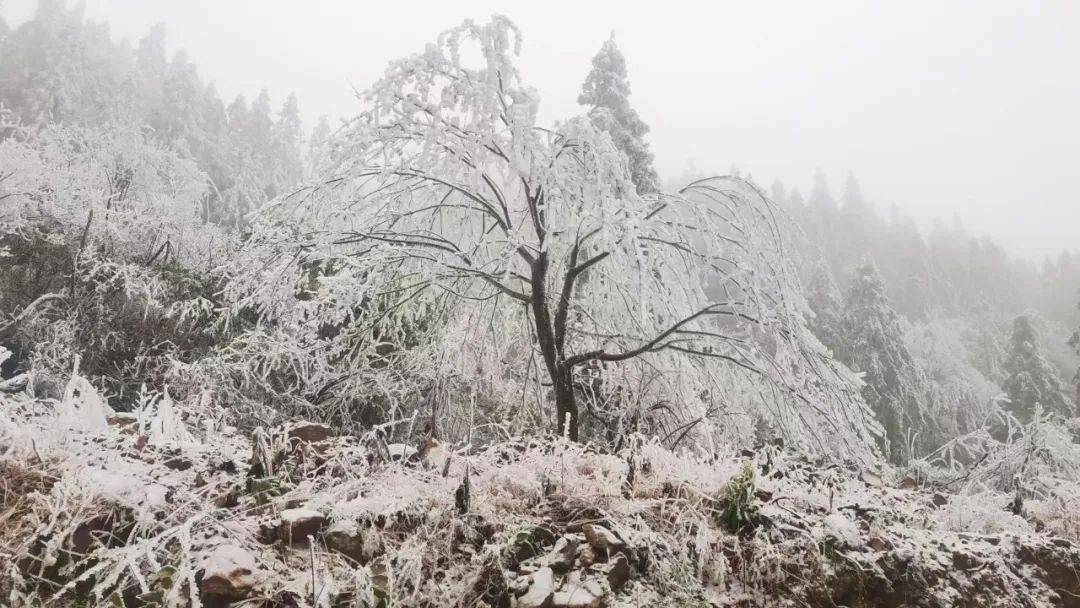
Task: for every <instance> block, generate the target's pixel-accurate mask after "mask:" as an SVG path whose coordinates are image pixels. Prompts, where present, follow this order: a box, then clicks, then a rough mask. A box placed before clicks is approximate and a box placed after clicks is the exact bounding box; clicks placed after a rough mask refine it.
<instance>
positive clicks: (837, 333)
mask: <svg viewBox="0 0 1080 608" xmlns="http://www.w3.org/2000/svg"><path fill="white" fill-rule="evenodd" d="M806 299H807V302H808V303H809V304H810V308H811V310H813V311H814V318H813V320H812V321H811V322H810V328H811V329H812V330H813V332H814V335H816V336H817V337H818V339H819V340H821V343H822V344H824V345H825V346H827V347H829V349H830V350H831V351H832V352H834V353H837V352H840V351H841V350H842V341H843V338H842V336H843V334H842V331H843V330H842V322H843V318H844V302H843V296H842V295H841V293H840V288H839V287H837V285H836V281H835V280H833V276H832V272H831V271H830V270H829V266H828V265H827V264H826V263H825V262H824V261H818V263H817V264H816V265H815V266H814V269H813V271H812V273H811V275H810V279H809V281H808V282H807V285H806Z"/></svg>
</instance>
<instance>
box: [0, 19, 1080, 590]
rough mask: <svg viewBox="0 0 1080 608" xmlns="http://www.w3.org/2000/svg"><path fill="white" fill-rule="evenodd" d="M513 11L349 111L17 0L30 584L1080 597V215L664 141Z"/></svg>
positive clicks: (4, 493)
mask: <svg viewBox="0 0 1080 608" xmlns="http://www.w3.org/2000/svg"><path fill="white" fill-rule="evenodd" d="M2 14H3V13H2V12H0V15H2ZM511 18H512V15H511ZM511 18H508V17H504V16H500V15H495V16H491V17H490V18H486V19H483V20H464V21H463V22H461V23H460V24H459V25H455V24H454V23H447V24H445V26H446V27H447V28H448V29H445V30H444V31H443V32H442V33H439V32H437V31H432V32H428V33H427V34H428V35H429V38H430V42H429V43H428V44H427V45H426V46H421V47H418V48H416V49H414V52H413V54H409V55H405V56H403V57H401V58H399V59H396V60H394V61H392V62H391V63H390V64H389V65H388V66H387V67H386V69H385V71H384V72H383V73H382V75H381V76H379V77H378V78H376V79H375V80H374V81H373V82H367V83H362V86H361V85H360V84H359V83H358V85H357V89H358V90H357V92H356V93H355V96H356V99H355V107H354V108H353V110H354V111H353V113H352V114H350V115H349V116H347V117H340V118H339V117H333V118H331V117H322V118H320V119H319V120H317V121H315V122H314V124H307V123H308V122H310V121H305V120H304V118H303V117H304V116H305V115H306V114H305V110H304V104H305V103H306V102H307V100H305V96H304V94H303V92H299V93H296V94H289V95H286V96H282V97H280V98H276V97H272V96H271V95H270V93H269V92H268V89H265V88H264V89H261V90H252V91H246V92H244V93H243V94H241V95H239V96H237V97H235V98H223V96H222V95H221V94H220V93H219V89H218V87H217V85H215V83H213V82H210V81H209V80H208V79H207V78H206V77H205V76H204V75H203V74H202V72H201V71H200V69H199V66H197V65H195V63H194V62H193V61H192V60H191V59H189V57H188V55H187V54H186V53H185V52H184V51H183V50H181V51H179V52H175V53H171V52H167V49H169V48H174V47H173V44H172V43H171V42H170V41H169V38H168V28H167V26H166V25H164V24H161V25H158V26H155V27H153V28H151V29H150V30H149V31H147V32H145V35H144V36H143V37H141V38H139V39H138V40H133V41H129V40H126V39H120V38H118V37H116V36H114V35H112V34H111V32H110V27H109V24H108V23H104V22H96V21H94V20H90V19H87V18H86V13H85V7H84V6H82V5H74V6H69V5H68V4H67V3H66V2H65V1H64V0H39V2H38V5H37V8H36V10H35V12H34V13H33V14H32V16H30V17H29V18H28V19H27V20H25V21H21V22H18V23H14V22H13V23H7V22H5V21H3V20H2V19H0V605H3V606H8V605H10V606H118V607H134V606H148V607H149V606H162V607H165V606H168V607H173V606H229V605H236V606H265V607H277V606H293V607H301V606H303V607H312V608H314V607H322V606H325V607H333V608H344V607H355V608H360V607H364V608H375V607H384V608H389V607H391V606H432V607H434V606H490V607H496V606H498V607H500V608H501V607H511V606H515V607H519V608H574V607H593V608H597V607H601V606H608V607H619V606H640V605H647V604H649V605H658V606H822V607H825V606H841V605H843V606H896V607H900V606H927V607H930V606H1067V607H1068V606H1080V249H1077V248H1074V249H1062V250H1061V251H1060V252H1058V253H1055V254H1053V255H1049V256H1046V257H1044V258H1042V259H1037V260H1036V259H1032V257H1031V256H1030V255H1029V254H1028V253H1027V252H1018V251H1013V250H1010V249H1009V248H1008V247H1006V246H1004V245H1002V244H1001V242H999V241H998V240H996V239H995V237H994V236H991V235H984V234H980V233H975V232H972V231H969V230H968V229H966V228H965V227H964V218H962V217H951V216H950V217H949V218H948V219H945V220H940V221H935V222H933V223H932V224H931V225H929V226H927V225H926V222H923V221H921V220H920V219H918V218H916V217H915V216H913V215H911V214H908V213H906V212H905V210H904V208H903V206H901V205H896V204H891V203H887V202H886V201H890V200H894V197H893V196H892V194H891V193H889V192H878V191H875V189H874V188H873V187H872V186H871V185H865V186H864V184H863V183H861V182H860V180H859V177H858V176H857V175H855V174H853V173H847V174H846V175H826V174H824V173H823V172H821V171H818V172H817V173H816V174H815V175H812V176H803V175H792V176H784V177H782V178H780V179H776V180H774V181H772V182H771V183H758V182H757V181H756V180H755V179H754V177H753V175H752V171H747V170H746V169H740V168H737V167H734V166H732V167H708V168H706V167H696V166H695V167H693V168H689V169H687V170H685V171H683V172H682V173H681V174H680V175H667V174H663V173H661V172H659V171H658V170H657V163H656V159H655V154H654V151H653V148H652V146H651V145H650V126H649V124H647V123H646V121H645V120H644V119H643V118H642V116H641V115H640V114H639V112H638V111H637V110H636V109H635V106H634V99H635V97H634V94H635V93H638V92H640V88H638V87H637V86H635V87H634V88H633V89H632V88H631V86H630V85H631V83H632V82H636V81H635V79H634V76H635V74H634V73H633V72H632V70H630V69H629V68H628V65H629V64H628V57H627V56H626V55H625V54H624V52H623V51H622V50H621V49H620V45H619V43H618V39H617V38H616V36H615V34H612V35H611V36H610V37H609V38H606V39H602V40H598V41H597V45H596V46H597V49H596V51H595V55H593V56H591V57H589V56H583V57H581V71H580V73H579V74H566V75H564V77H565V78H569V79H572V80H574V81H575V82H580V83H581V84H580V91H579V94H578V97H577V99H576V101H577V104H578V107H577V113H576V115H568V116H563V117H560V118H559V119H558V120H557V121H553V122H548V121H546V120H543V119H541V118H540V117H541V116H543V115H544V114H543V113H542V112H540V110H539V107H540V104H541V102H542V99H541V91H539V90H538V88H537V87H535V86H532V85H531V84H530V80H529V74H528V73H527V72H526V71H525V70H522V69H520V67H519V66H520V57H521V56H522V55H525V54H530V53H539V52H542V49H543V46H542V45H543V44H545V43H550V41H543V40H535V39H534V38H533V36H534V34H532V33H531V32H529V31H522V30H521V29H519V27H518V26H517V25H516V24H515V22H514V21H512V19H511ZM253 22H254V24H253V27H258V19H257V17H254V18H253ZM388 27H403V28H404V27H408V25H407V24H394V25H392V26H389V25H388ZM634 65H638V64H637V63H635V64H634ZM226 88H231V87H226ZM777 94H783V93H782V92H777ZM700 120H702V121H707V120H709V118H708V116H702V117H701V118H700ZM987 128H988V129H993V128H994V125H987ZM808 177H809V178H810V179H809V180H808V179H807V178H808ZM911 179H913V180H918V176H917V175H916V176H913V177H911ZM806 182H809V183H811V187H810V188H809V189H807V188H805V186H804V187H803V188H802V189H800V188H799V187H796V186H795V185H794V184H802V183H806ZM1023 207H1024V204H1023V203H1020V202H1018V203H1017V209H1016V213H1017V214H1023V213H1027V212H1028V210H1026V209H1025V208H1023ZM1077 245H1078V246H1080V240H1078V242H1077Z"/></svg>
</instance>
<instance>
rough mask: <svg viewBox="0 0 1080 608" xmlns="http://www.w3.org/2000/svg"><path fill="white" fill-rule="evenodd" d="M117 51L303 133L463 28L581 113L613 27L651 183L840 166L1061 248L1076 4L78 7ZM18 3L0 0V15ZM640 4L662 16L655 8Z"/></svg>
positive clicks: (106, 2) (1071, 217) (188, 2)
mask: <svg viewBox="0 0 1080 608" xmlns="http://www.w3.org/2000/svg"><path fill="white" fill-rule="evenodd" d="M86 4H87V7H86V14H87V16H88V17H90V18H91V19H93V20H107V21H109V22H110V23H111V24H112V32H113V35H114V37H116V38H120V37H127V38H129V39H131V40H132V41H133V42H135V41H137V40H138V39H139V38H140V37H142V36H143V35H144V34H145V33H146V32H147V31H148V30H149V28H150V26H151V25H152V24H153V23H155V22H158V21H163V22H165V23H167V25H168V32H169V43H170V52H172V51H175V50H178V49H180V48H184V49H186V50H187V52H188V55H189V57H190V58H191V59H192V60H193V61H194V62H195V63H196V64H197V66H198V68H199V70H200V74H201V75H202V76H203V78H204V79H208V80H214V81H216V82H217V85H218V90H219V91H220V92H221V94H222V96H223V98H225V99H226V103H228V99H229V98H231V97H233V96H235V95H236V94H237V93H245V94H246V95H247V96H248V98H249V100H250V99H252V98H253V97H254V96H255V95H256V94H257V93H258V90H259V88H261V87H263V86H266V87H267V88H268V89H269V90H270V93H271V95H272V97H273V102H274V104H275V105H279V104H280V102H281V101H282V100H283V99H284V97H285V96H286V95H287V94H288V93H290V92H293V91H295V92H296V93H297V94H298V95H299V97H300V102H301V107H302V108H303V110H304V116H305V120H306V124H305V128H308V129H310V127H311V126H312V124H313V122H314V119H315V117H316V116H318V115H320V114H328V115H330V116H332V117H334V116H347V115H351V114H352V113H354V110H355V108H356V107H357V102H356V101H355V99H354V98H353V93H352V89H353V88H354V87H355V88H357V89H363V88H365V87H366V86H367V85H368V84H369V83H370V82H372V81H373V80H374V79H375V78H377V77H378V76H379V75H380V74H381V72H382V70H383V69H384V68H385V66H386V64H387V62H388V61H390V60H391V59H393V58H396V57H399V56H402V55H405V54H408V53H412V52H416V51H419V50H421V49H422V48H423V45H424V44H425V43H426V42H427V41H429V40H431V39H432V38H434V36H435V35H436V34H437V33H438V32H440V31H442V30H443V29H446V28H448V27H450V26H453V25H456V24H458V23H460V22H461V21H462V20H463V19H464V18H466V17H472V18H475V19H478V20H486V18H487V17H488V16H490V15H491V14H492V13H496V12H499V13H503V14H506V15H507V16H509V17H510V18H511V19H512V20H514V21H515V22H516V23H517V25H518V26H519V27H520V28H521V29H522V31H523V34H524V44H523V48H522V56H521V58H520V62H519V66H520V68H521V71H522V76H523V78H524V79H525V81H526V82H528V83H529V84H531V85H532V86H535V87H536V88H537V89H539V91H540V93H541V95H542V98H543V101H542V104H541V119H542V120H543V121H553V120H556V119H561V118H565V117H568V116H570V115H573V114H577V113H580V112H581V108H580V106H578V105H577V104H576V98H577V93H578V90H579V88H580V86H581V81H582V80H583V79H584V77H585V74H586V73H587V71H588V69H589V66H590V60H591V58H592V56H593V54H594V53H595V52H596V51H597V50H598V48H599V47H600V44H601V43H602V42H603V41H604V40H605V39H606V38H607V37H608V36H609V34H610V33H611V31H613V30H614V31H615V32H616V41H617V42H618V44H619V46H620V47H621V48H622V50H623V52H624V53H625V55H626V57H627V60H628V63H629V70H630V77H631V84H632V86H633V96H632V97H631V102H632V104H633V105H634V106H635V107H636V108H637V110H638V112H639V113H640V114H641V116H642V118H644V120H645V121H646V122H648V123H649V124H650V125H651V126H652V133H651V134H650V137H649V140H650V142H651V144H652V147H653V150H654V152H655V153H656V157H657V166H658V169H659V170H660V172H661V174H662V175H663V176H664V177H677V176H679V175H680V174H682V173H683V172H684V171H686V170H687V167H688V164H689V163H691V162H692V163H693V165H694V166H696V168H697V169H698V170H700V171H703V172H706V173H711V172H717V171H719V172H726V171H727V169H728V168H729V167H730V166H731V165H733V164H734V165H737V166H738V167H739V169H740V170H741V171H742V172H743V173H746V172H750V173H752V175H753V177H754V178H755V180H756V181H758V182H759V183H761V184H763V185H765V186H768V185H769V184H770V183H771V182H772V180H773V179H774V178H780V179H781V180H783V181H784V182H785V184H787V185H788V186H789V187H790V186H797V187H799V188H800V190H801V191H802V192H803V193H804V195H805V194H808V193H809V186H810V183H811V179H812V176H813V173H814V171H815V170H816V169H818V168H820V169H822V170H823V171H825V173H826V174H827V175H828V176H829V178H830V185H831V186H832V189H833V194H834V196H836V197H837V198H839V195H840V186H841V184H842V183H843V179H844V176H845V174H846V173H847V172H848V171H849V170H851V171H854V173H855V174H856V176H857V177H858V178H859V180H860V181H861V182H862V187H863V191H864V192H865V193H866V194H867V196H868V198H870V199H872V200H873V201H874V202H875V203H876V205H877V207H878V208H879V209H881V210H883V211H885V212H887V211H888V209H889V207H891V206H892V205H894V204H895V205H896V206H897V207H898V208H899V209H900V210H901V212H903V213H905V214H909V215H912V216H914V217H915V218H916V219H917V220H918V221H919V222H920V223H921V224H922V225H923V226H928V225H929V222H930V221H931V220H932V219H933V218H942V219H944V220H946V221H949V222H951V221H952V220H953V218H954V217H959V218H961V220H962V221H963V223H964V224H965V226H966V227H967V228H968V229H969V231H971V232H973V233H976V234H983V233H985V234H989V235H991V236H993V237H995V238H997V239H998V240H1000V241H1001V242H1002V243H1003V244H1005V245H1006V246H1007V247H1009V248H1010V249H1011V250H1012V251H1013V252H1015V253H1017V254H1020V255H1024V256H1029V257H1033V256H1038V255H1042V254H1047V253H1054V252H1056V251H1057V250H1060V249H1062V248H1069V249H1080V195H1078V194H1077V190H1076V185H1077V180H1076V179H1075V177H1076V174H1077V167H1078V166H1080V34H1078V32H1080V2H1078V1H1076V0H1056V1H1050V0H1048V1H1043V2H1038V1H1025V0H1014V1H1011V2H1007V1H1001V0H995V1H987V0H982V1H958V0H957V1H949V2H865V3H864V2H854V1H831V2H805V1H798V2H750V1H746V0H743V1H741V2H722V1H713V2H701V3H679V2H672V1H667V2H648V3H640V5H639V6H637V7H632V6H630V3H629V2H625V1H623V2H605V3H600V2H589V3H586V2H583V1H582V0H577V1H563V0H546V1H543V2H536V1H530V2H519V3H512V2H506V1H505V0H504V1H502V2H500V1H495V0H442V1H439V2H420V1H417V0H412V1H410V2H378V3H374V2H369V1H366V0H322V1H318V2H315V1H312V0H307V1H304V2H300V1H298V0H290V1H256V0H243V1H240V0H183V1H181V0H175V1H171V2H167V1H163V0H159V1H151V0H86ZM34 5H35V2H34V0H0V15H2V16H3V17H4V18H5V19H6V20H7V21H8V23H9V24H10V25H12V26H14V25H16V24H17V23H18V22H20V21H22V20H24V19H26V18H27V17H28V16H29V15H30V14H31V13H32V10H33V7H34ZM661 10H662V12H661ZM2 60H3V58H0V61H2Z"/></svg>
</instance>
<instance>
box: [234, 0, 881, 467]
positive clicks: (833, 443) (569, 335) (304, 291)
mask: <svg viewBox="0 0 1080 608" xmlns="http://www.w3.org/2000/svg"><path fill="white" fill-rule="evenodd" d="M518 44H519V42H518V32H517V30H516V28H515V27H514V26H513V25H512V24H511V23H510V22H509V21H508V20H506V19H505V18H494V19H493V20H492V21H491V22H490V23H487V24H477V23H474V22H471V21H469V22H466V23H465V24H464V25H462V26H460V27H457V28H454V29H452V30H449V31H447V32H445V33H443V34H442V35H441V36H440V37H439V38H438V40H437V42H436V43H434V44H432V45H429V46H428V47H427V49H426V50H425V51H424V52H423V53H420V54H417V55H413V56H411V57H407V58H405V59H402V60H400V61H396V62H394V63H393V64H391V66H390V68H389V69H388V70H387V71H386V73H385V75H384V76H383V77H382V79H380V80H379V81H377V82H376V83H375V84H374V86H373V87H372V88H371V89H370V90H369V91H368V92H367V93H365V94H364V96H363V100H364V102H365V104H366V106H367V107H366V110H365V111H364V112H363V113H362V114H360V115H359V116H357V117H356V118H354V119H353V120H352V121H350V122H349V123H348V125H347V126H346V128H344V129H343V130H342V131H341V132H340V133H339V135H338V136H337V138H336V139H335V141H334V145H333V149H334V159H335V160H334V161H333V162H332V163H331V164H330V165H329V166H327V167H324V168H323V176H324V177H323V179H322V181H321V183H318V184H315V185H312V186H310V187H307V188H304V189H302V190H301V191H299V192H297V193H295V194H294V195H291V196H288V197H284V198H282V199H279V200H277V201H274V202H273V203H271V204H270V205H269V206H268V207H267V208H265V209H263V210H262V211H261V212H260V213H259V215H258V218H257V221H255V222H254V224H253V225H252V236H251V238H250V239H249V241H248V247H247V250H246V255H247V256H248V257H247V261H246V262H245V263H243V264H241V265H238V268H237V270H236V273H235V276H234V280H233V283H232V288H233V289H234V290H236V292H238V293H240V295H241V296H242V297H241V300H240V302H241V305H242V306H245V307H252V308H253V309H255V310H257V311H259V312H260V313H261V315H262V318H263V319H264V320H265V321H266V322H267V323H274V324H276V326H278V327H282V328H286V329H287V330H288V332H289V333H290V334H291V336H292V338H291V339H292V340H294V342H293V343H294V344H299V345H300V346H298V347H297V348H301V349H306V350H305V351H304V352H306V353H309V354H310V353H311V352H313V351H315V350H319V351H321V352H322V353H323V354H322V355H318V356H319V357H322V358H321V359H320V360H324V361H331V360H332V361H333V362H334V363H335V364H340V363H341V362H342V361H345V362H346V365H345V369H341V368H340V367H338V368H335V369H336V371H334V372H333V373H330V374H329V375H326V376H323V377H320V376H319V373H320V372H312V373H311V375H310V376H309V381H310V382H312V383H314V384H315V385H316V386H319V385H320V384H325V387H324V388H323V389H322V390H319V391H318V397H319V399H320V400H322V402H327V401H332V397H333V395H335V394H336V395H340V398H342V399H349V398H355V397H356V395H357V394H360V393H363V392H365V391H367V392H370V391H371V390H372V387H387V386H388V385H389V384H390V381H389V380H388V378H389V377H390V376H391V375H393V376H395V377H398V376H400V375H401V374H404V373H413V374H415V375H419V376H423V377H428V378H447V377H451V378H457V379H459V380H460V381H461V382H462V383H463V384H461V385H460V386H463V387H465V389H466V391H465V394H466V395H468V394H474V395H475V394H477V393H480V394H486V395H489V396H494V397H495V398H497V399H498V400H500V401H502V402H503V403H506V402H510V403H514V402H515V401H520V405H519V406H515V407H516V409H517V410H518V413H517V414H514V415H515V416H517V417H518V418H519V419H520V417H521V416H523V415H527V414H529V413H530V412H534V411H537V409H539V411H541V412H543V411H545V410H547V406H546V405H545V404H548V403H552V402H553V405H554V407H553V409H554V413H555V416H554V418H555V420H557V423H556V425H557V427H558V429H559V430H560V432H564V433H566V434H568V435H569V436H570V437H574V438H576V437H577V436H578V432H579V430H578V429H579V419H580V416H581V415H582V412H581V410H580V403H581V399H582V395H583V394H584V393H587V392H592V393H597V392H598V393H602V396H603V399H604V400H605V403H607V404H608V405H612V404H615V405H617V406H618V407H619V409H621V410H622V411H629V410H631V409H633V408H635V407H637V408H640V409H646V408H651V409H650V411H651V412H665V411H666V412H669V413H674V414H675V416H674V417H673V421H672V422H671V426H669V427H667V428H668V429H669V430H670V431H671V432H670V434H668V435H667V436H668V438H669V439H672V440H674V439H675V438H676V437H679V436H681V435H685V434H687V433H689V432H691V431H693V433H694V436H696V437H699V438H706V439H708V440H712V439H713V438H714V437H716V436H717V435H719V434H720V433H722V432H728V433H731V434H733V435H736V434H738V433H739V432H741V431H740V429H742V427H741V426H738V425H740V424H743V425H745V424H746V419H743V421H742V422H740V416H739V415H737V414H734V412H736V411H739V412H743V413H746V412H748V411H749V413H751V414H754V415H755V416H756V417H758V418H760V417H766V418H769V419H770V420H771V421H772V422H773V423H774V424H775V425H776V426H777V427H779V428H780V429H782V430H783V431H785V432H787V433H788V435H789V436H790V437H791V438H792V439H793V440H797V441H798V442H800V443H802V444H805V445H807V446H812V447H815V448H817V449H820V450H837V451H843V452H847V453H854V452H859V451H860V450H863V449H865V447H866V445H867V441H868V438H869V432H870V429H872V427H873V422H872V419H871V416H870V415H869V412H868V411H867V410H866V409H865V405H864V404H863V403H862V402H861V401H860V400H859V399H857V397H856V396H855V394H854V391H851V390H849V389H850V387H851V386H852V385H851V383H850V380H851V379H850V378H849V377H848V376H846V375H845V371H844V370H843V369H841V368H839V366H835V365H834V364H833V363H832V362H831V360H830V359H829V358H828V357H827V356H826V355H825V353H824V350H823V349H822V348H821V345H820V343H819V342H817V340H815V339H814V338H813V337H812V335H811V334H810V332H809V331H808V330H807V329H806V328H805V326H804V324H803V320H802V315H803V311H804V307H805V304H804V302H803V299H802V297H801V296H800V295H799V289H798V285H797V281H796V279H795V277H794V273H793V271H792V270H791V268H790V265H789V263H788V261H787V260H786V258H785V251H784V244H783V240H782V229H781V228H780V226H779V224H778V222H779V220H778V219H777V210H776V209H775V208H774V206H773V205H772V204H771V203H770V202H769V201H768V200H767V199H766V198H765V197H763V196H762V195H761V194H760V192H759V191H758V190H757V189H756V188H755V187H754V186H753V185H752V184H750V183H748V182H745V181H742V180H737V179H732V178H716V179H706V180H700V181H697V182H694V183H692V184H690V185H688V186H687V187H685V188H683V189H682V190H680V191H678V192H674V193H670V194H668V193H663V194H660V193H658V194H653V195H648V196H642V195H639V194H638V193H637V189H636V188H635V187H634V184H633V183H632V181H631V179H630V177H631V176H630V173H629V171H628V168H627V165H626V163H625V162H624V161H623V156H622V155H621V154H620V153H619V151H618V150H617V148H616V147H615V145H614V144H613V143H612V139H611V137H610V136H609V135H608V134H607V133H606V132H605V131H603V130H600V129H597V128H596V127H595V126H594V125H593V124H592V122H591V121H590V120H588V119H585V118H574V119H570V120H567V121H565V122H561V123H557V124H555V125H554V126H552V127H542V126H540V125H538V124H537V122H536V114H537V105H538V102H539V100H538V98H537V95H536V92H535V91H534V90H533V89H531V88H530V87H528V86H526V85H525V84H524V83H523V82H522V81H521V79H520V77H519V74H518V71H517V68H516V67H515V66H514V63H513V61H512V58H513V56H514V55H515V54H516V53H517V46H518ZM708 293H719V294H721V297H720V298H717V299H714V298H710V297H709V296H708ZM304 360H305V361H308V362H310V361H312V360H313V359H312V357H311V356H306V357H305V359H304ZM391 361H392V362H393V364H392V365H391V364H390V362H391ZM328 365H329V363H328ZM601 368H604V369H606V370H607V371H606V372H605V374H604V375H603V382H602V386H596V384H597V383H596V382H594V381H595V380H596V378H597V376H596V374H595V372H596V371H597V370H599V369H601ZM407 370H408V371H407ZM512 396H513V397H512ZM381 399H382V400H383V402H385V401H386V400H388V399H389V397H386V396H385V395H384V396H383V397H381ZM464 401H466V402H468V400H467V399H465V400H464ZM546 417H547V418H548V420H551V416H550V414H546ZM718 420H730V421H731V422H730V423H727V424H723V425H718V424H717V421H718Z"/></svg>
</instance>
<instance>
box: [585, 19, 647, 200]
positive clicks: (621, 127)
mask: <svg viewBox="0 0 1080 608" xmlns="http://www.w3.org/2000/svg"><path fill="white" fill-rule="evenodd" d="M592 66H593V67H592V71H590V72H589V75H588V76H587V77H586V78H585V83H584V84H583V85H582V87H581V94H580V95H578V103H579V104H581V105H583V106H587V107H588V108H589V119H590V120H591V121H592V123H593V125H594V126H595V127H597V128H598V129H600V130H601V131H606V132H607V133H608V134H610V135H611V139H612V141H613V142H615V147H616V148H618V150H619V151H620V152H622V153H623V154H625V155H626V160H627V162H628V163H629V164H630V178H631V179H632V180H633V182H634V185H635V186H636V187H637V191H638V194H647V193H650V192H656V191H657V190H659V188H660V181H659V178H658V177H657V175H656V169H654V168H653V155H652V152H650V151H649V144H648V143H646V142H645V139H644V138H645V135H646V134H647V133H648V132H649V125H647V124H645V121H643V120H641V117H640V116H638V113H637V112H636V111H635V110H634V108H632V107H630V99H629V97H630V81H629V79H628V78H627V71H626V58H625V57H623V54H622V51H620V50H619V47H617V46H616V45H615V35H614V34H612V36H611V38H609V39H608V40H607V41H605V42H604V45H603V46H602V47H600V52H598V53H597V54H596V56H595V57H593V60H592Z"/></svg>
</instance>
